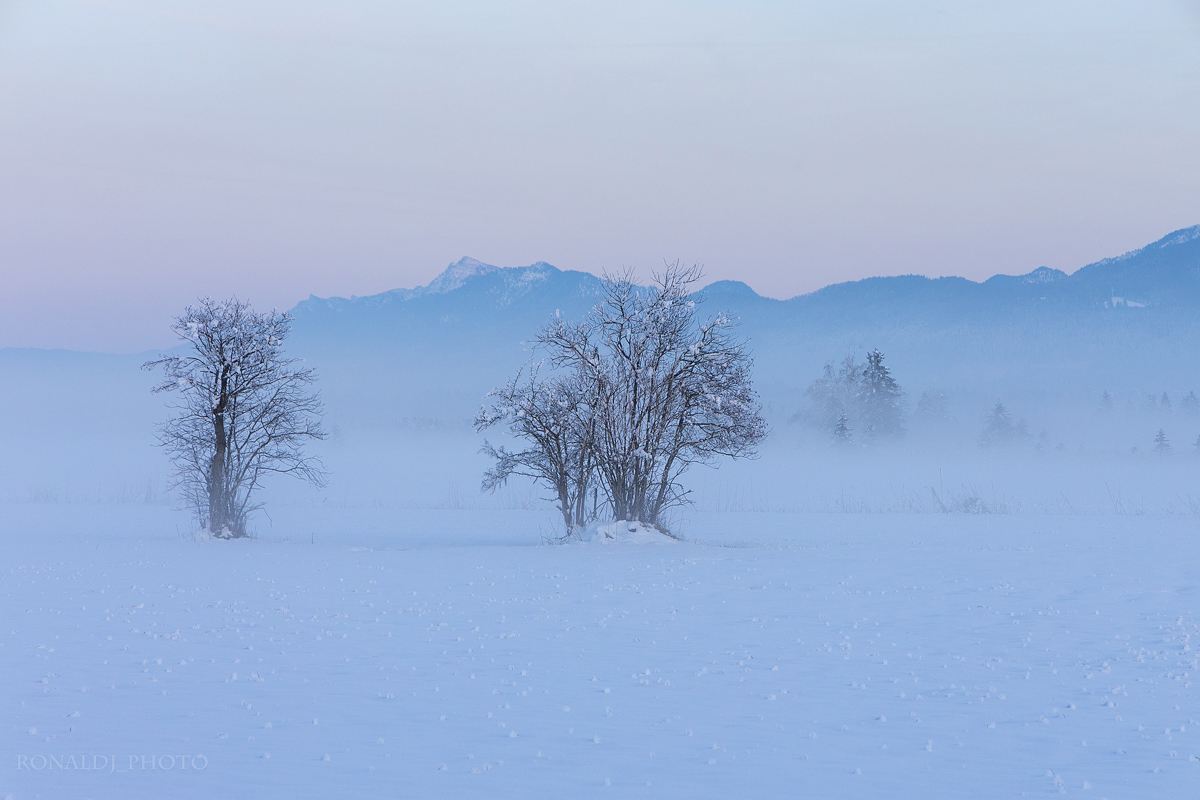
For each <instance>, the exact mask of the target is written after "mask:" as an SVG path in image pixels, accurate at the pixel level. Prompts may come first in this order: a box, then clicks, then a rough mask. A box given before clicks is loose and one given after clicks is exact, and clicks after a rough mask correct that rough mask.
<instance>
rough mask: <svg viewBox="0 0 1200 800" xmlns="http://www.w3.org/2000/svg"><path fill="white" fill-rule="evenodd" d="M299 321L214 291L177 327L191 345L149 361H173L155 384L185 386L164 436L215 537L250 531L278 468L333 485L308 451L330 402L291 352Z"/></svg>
mask: <svg viewBox="0 0 1200 800" xmlns="http://www.w3.org/2000/svg"><path fill="white" fill-rule="evenodd" d="M291 322H292V318H291V316H290V315H289V314H286V313H283V314H280V313H276V312H274V311H272V312H271V313H269V314H259V313H256V312H255V311H253V310H252V309H251V308H250V306H249V305H248V304H247V303H243V302H241V301H240V300H237V299H232V300H225V301H222V302H217V301H214V300H211V299H209V298H205V299H203V300H200V301H199V303H198V304H197V305H195V306H188V307H187V309H186V310H185V311H184V313H183V315H182V316H180V317H178V318H177V319H176V320H175V324H174V325H172V326H171V329H172V330H174V331H175V333H176V334H178V336H179V338H180V339H181V340H182V341H183V342H185V352H184V353H183V354H182V355H162V356H159V357H158V358H157V359H155V360H153V361H148V362H146V363H145V364H143V365H142V368H143V369H153V368H156V367H162V369H163V379H162V381H161V382H160V383H159V384H158V385H157V386H155V387H154V391H155V392H176V393H178V397H177V400H176V401H175V402H174V403H173V404H172V408H174V409H175V410H177V411H178V412H179V413H178V414H177V415H176V416H175V417H174V418H173V419H171V420H169V421H168V422H167V423H165V424H164V425H163V427H162V429H161V431H160V437H159V441H160V443H161V444H162V446H163V447H164V448H165V449H166V451H167V453H168V455H169V456H170V457H171V460H172V461H173V462H174V464H175V487H176V488H178V489H180V490H181V491H182V493H183V497H184V498H185V500H186V501H187V502H189V503H190V504H191V505H192V506H193V507H194V508H195V510H196V514H197V517H198V518H199V520H200V525H201V527H203V528H206V529H207V530H209V531H211V532H212V534H213V535H214V536H218V537H222V538H240V537H243V536H246V522H247V519H248V517H249V515H250V514H251V513H252V512H254V511H255V510H257V509H259V508H261V507H262V506H261V504H256V503H255V502H254V496H255V492H256V490H257V489H258V488H259V487H260V485H261V481H262V479H263V478H264V477H265V476H266V475H268V474H284V475H292V476H295V477H299V478H303V479H305V480H308V481H310V482H311V483H313V484H315V485H317V486H322V485H324V482H325V473H324V471H323V468H322V466H321V463H320V461H318V460H317V459H315V458H313V457H310V456H306V455H305V454H304V452H303V445H304V443H305V442H307V441H309V440H313V439H323V438H324V437H325V433H324V431H322V430H321V426H320V416H321V401H320V400H319V399H318V398H317V396H316V395H315V394H314V393H312V392H311V390H310V387H311V385H312V383H313V381H314V380H315V375H314V372H313V370H312V369H304V368H297V367H295V366H293V365H294V364H296V363H297V361H298V360H297V359H289V358H286V357H285V356H284V354H283V341H284V339H286V338H287V335H288V333H289V331H290V330H291Z"/></svg>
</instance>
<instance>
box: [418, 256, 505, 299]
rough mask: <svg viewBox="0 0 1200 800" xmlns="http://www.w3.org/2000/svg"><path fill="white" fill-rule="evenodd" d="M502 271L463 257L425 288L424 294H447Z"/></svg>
mask: <svg viewBox="0 0 1200 800" xmlns="http://www.w3.org/2000/svg"><path fill="white" fill-rule="evenodd" d="M498 269H500V268H499V267H497V266H494V265H492V264H485V263H483V262H482V261H478V260H476V259H474V258H471V257H470V256H463V257H462V258H460V259H459V260H458V261H455V262H454V263H453V264H451V265H450V266H448V267H446V269H445V270H443V271H442V274H441V275H438V276H437V277H436V278H434V279H433V280H432V281H430V282H429V285H428V286H426V287H424V292H422V294H445V293H447V292H452V291H454V290H455V289H458V288H460V287H461V286H462V285H463V284H464V283H466V282H467V281H468V280H470V279H471V278H474V277H476V276H479V275H487V274H488V273H491V272H495V271H496V270H498Z"/></svg>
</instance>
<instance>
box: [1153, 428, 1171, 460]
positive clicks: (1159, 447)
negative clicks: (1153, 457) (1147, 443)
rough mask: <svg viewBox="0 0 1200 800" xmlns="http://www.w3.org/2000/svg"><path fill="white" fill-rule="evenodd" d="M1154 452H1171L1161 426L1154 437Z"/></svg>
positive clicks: (1161, 454) (1169, 444)
mask: <svg viewBox="0 0 1200 800" xmlns="http://www.w3.org/2000/svg"><path fill="white" fill-rule="evenodd" d="M1154 452H1156V453H1158V454H1159V455H1160V456H1165V455H1166V454H1167V453H1169V452H1171V443H1170V442H1169V441H1167V432H1166V431H1165V430H1163V429H1162V428H1159V429H1158V435H1157V436H1155V437H1154Z"/></svg>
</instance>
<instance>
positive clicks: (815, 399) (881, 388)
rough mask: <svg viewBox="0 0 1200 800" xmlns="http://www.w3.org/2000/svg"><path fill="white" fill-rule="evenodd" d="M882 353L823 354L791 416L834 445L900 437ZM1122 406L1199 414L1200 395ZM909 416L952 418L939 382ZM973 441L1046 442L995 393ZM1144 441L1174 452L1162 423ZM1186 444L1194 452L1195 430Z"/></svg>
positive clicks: (901, 398)
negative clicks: (835, 358) (826, 357)
mask: <svg viewBox="0 0 1200 800" xmlns="http://www.w3.org/2000/svg"><path fill="white" fill-rule="evenodd" d="M884 360H885V357H884V355H883V353H882V352H880V351H879V350H878V349H873V350H871V351H869V352H868V353H867V354H866V357H865V360H863V361H859V360H858V358H857V357H856V356H855V354H853V353H850V354H848V355H846V356H845V357H844V358H842V360H841V361H839V362H835V361H829V362H826V364H825V366H824V368H823V370H822V372H821V374H820V375H819V376H818V377H817V378H816V379H814V380H813V381H812V383H810V384H809V385H808V387H807V388H806V389H805V391H804V400H805V404H804V406H803V407H802V408H801V410H800V411H799V412H797V413H796V414H795V415H794V416H793V417H792V420H791V421H793V422H805V423H808V424H809V425H810V426H812V427H814V428H816V429H817V430H820V431H824V432H825V433H826V435H827V436H828V437H829V441H830V443H831V444H832V445H833V446H834V447H837V448H848V447H869V446H872V445H876V444H880V443H882V442H884V441H889V440H891V441H894V440H897V439H900V438H901V437H903V436H904V434H905V433H906V432H907V427H908V423H909V422H910V420H909V419H908V418H907V417H906V410H907V409H906V403H905V399H906V396H907V395H906V392H905V391H904V389H903V387H902V386H901V385H900V383H899V381H898V380H897V379H896V377H895V376H894V375H892V373H891V371H890V369H889V368H888V367H887V366H886V365H885V364H884ZM1114 406H1115V401H1114V398H1113V396H1112V395H1111V394H1110V393H1109V392H1107V391H1105V392H1103V393H1102V394H1101V397H1100V406H1099V408H1100V411H1101V412H1103V413H1106V414H1108V413H1113V411H1114ZM1125 409H1126V412H1127V414H1134V413H1137V412H1138V411H1139V409H1140V411H1141V412H1142V413H1143V414H1145V415H1148V416H1149V417H1150V418H1152V419H1164V418H1166V417H1167V416H1169V415H1172V414H1177V415H1180V416H1182V417H1187V418H1200V398H1197V396H1196V393H1195V392H1194V391H1191V392H1188V394H1187V395H1185V396H1183V397H1182V398H1180V399H1179V401H1178V404H1177V406H1176V404H1174V403H1172V401H1171V397H1170V394H1169V393H1168V392H1163V393H1162V394H1161V395H1159V394H1156V393H1153V392H1151V393H1147V394H1145V395H1144V400H1143V401H1142V402H1141V403H1140V404H1138V403H1135V402H1134V400H1133V399H1132V398H1128V399H1127V400H1126V405H1125ZM1176 409H1177V410H1176ZM911 421H912V422H915V423H918V424H919V425H920V426H921V427H923V428H925V429H927V430H929V429H935V430H936V429H938V428H945V427H948V426H949V425H950V424H951V423H953V422H955V420H954V417H953V415H952V414H951V412H950V402H949V397H948V396H947V394H946V393H945V392H942V391H940V390H927V391H924V392H922V393H921V396H920V398H919V399H918V401H917V404H916V409H915V410H914V413H913V416H912V420H911ZM975 441H976V444H978V445H979V446H980V447H981V448H984V449H1005V448H1012V447H1015V446H1018V445H1021V444H1022V443H1026V444H1028V445H1030V446H1032V449H1033V450H1034V452H1036V453H1042V452H1046V451H1047V450H1049V449H1050V433H1049V431H1048V430H1046V429H1042V430H1041V431H1040V432H1039V433H1038V434H1037V435H1036V436H1034V435H1033V433H1032V431H1031V429H1030V425H1029V422H1028V420H1027V419H1025V418H1023V417H1016V416H1014V414H1013V412H1012V411H1011V410H1010V408H1009V407H1008V405H1006V404H1005V403H1004V402H1003V401H1002V400H999V399H997V400H996V401H994V402H993V403H991V404H989V405H988V406H987V407H986V408H985V409H984V411H983V412H982V413H981V414H980V417H979V428H978V433H977V435H976V439H975ZM1147 444H1148V445H1149V448H1148V449H1151V450H1153V452H1155V453H1156V454H1158V455H1160V456H1165V455H1168V454H1170V453H1172V452H1173V448H1172V444H1171V441H1170V439H1169V437H1168V436H1167V432H1166V429H1165V428H1163V427H1160V428H1158V429H1157V432H1156V434H1155V435H1154V436H1153V440H1152V441H1150V440H1147ZM1191 447H1192V448H1193V449H1194V450H1195V451H1196V453H1197V455H1200V435H1198V436H1197V437H1196V439H1195V441H1194V442H1192V443H1191ZM1054 449H1055V450H1057V451H1059V452H1063V451H1065V449H1066V447H1065V445H1064V444H1062V443H1061V442H1060V443H1059V444H1058V446H1057V447H1056V448H1054ZM1138 449H1139V448H1138V447H1136V446H1135V447H1133V448H1132V452H1134V453H1136V452H1138Z"/></svg>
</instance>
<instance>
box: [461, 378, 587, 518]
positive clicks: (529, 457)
mask: <svg viewBox="0 0 1200 800" xmlns="http://www.w3.org/2000/svg"><path fill="white" fill-rule="evenodd" d="M541 368H542V365H541V364H535V363H530V364H529V365H528V366H527V368H526V369H524V370H522V371H521V373H519V374H518V375H517V376H516V377H515V378H513V379H512V380H511V381H509V382H508V383H507V384H505V385H504V386H503V387H501V388H498V389H494V390H493V391H492V392H491V394H489V395H488V397H490V398H492V403H491V407H490V408H486V407H485V408H481V409H480V410H479V414H478V415H477V416H476V417H475V427H476V429H477V430H480V431H482V430H485V429H486V428H490V427H491V426H493V425H496V424H497V423H505V424H507V426H508V430H509V433H511V434H512V435H514V436H516V437H517V438H518V439H522V440H524V441H525V442H526V443H527V444H528V447H526V448H525V449H523V450H516V451H513V450H508V449H506V448H505V447H504V446H503V445H501V446H500V447H493V446H492V444H491V443H490V442H488V441H486V440H485V441H484V443H483V449H482V452H483V453H485V454H486V455H488V456H490V457H492V458H493V459H495V460H496V465H495V466H494V467H492V468H491V469H489V470H488V471H487V472H486V473H484V477H483V490H484V491H489V492H490V491H495V490H496V489H497V488H498V487H500V486H502V485H504V483H506V482H507V481H508V479H509V477H510V476H512V475H521V476H524V477H527V478H532V479H534V480H536V481H540V482H541V483H543V484H544V485H545V486H547V487H549V488H550V490H551V491H552V492H553V493H554V497H553V499H554V500H555V501H556V502H557V503H558V508H559V511H561V512H562V516H563V524H564V525H566V529H567V532H568V533H570V532H571V531H573V530H574V529H575V528H577V527H579V526H581V525H585V524H587V523H588V522H589V521H591V519H592V518H593V517H594V515H595V513H596V505H597V503H596V498H595V492H594V491H593V499H592V511H591V512H590V513H589V512H588V510H587V499H588V490H589V488H590V487H592V484H593V483H594V481H593V477H594V472H595V455H596V452H595V448H594V447H593V443H594V436H595V430H596V424H595V418H594V416H593V414H592V411H593V408H594V403H592V402H589V400H591V399H592V398H590V397H589V391H588V389H589V387H588V386H587V385H586V384H585V383H584V381H582V380H581V376H580V375H575V374H566V375H556V376H554V377H552V378H549V379H541V378H540V377H539V372H540V371H541Z"/></svg>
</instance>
